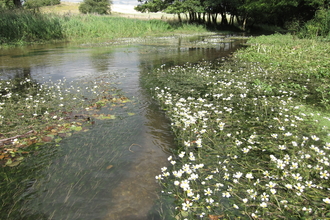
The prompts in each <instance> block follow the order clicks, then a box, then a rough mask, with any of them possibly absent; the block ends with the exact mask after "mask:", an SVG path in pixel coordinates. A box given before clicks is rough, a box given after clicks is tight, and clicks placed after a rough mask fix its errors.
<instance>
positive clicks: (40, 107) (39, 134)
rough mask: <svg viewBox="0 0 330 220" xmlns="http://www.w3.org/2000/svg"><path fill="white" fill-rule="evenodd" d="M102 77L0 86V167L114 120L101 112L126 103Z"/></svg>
mask: <svg viewBox="0 0 330 220" xmlns="http://www.w3.org/2000/svg"><path fill="white" fill-rule="evenodd" d="M108 80H109V79H107V78H106V77H103V78H102V77H98V78H97V79H95V81H94V82H92V79H89V80H83V81H81V82H79V81H78V82H70V83H69V82H66V80H65V79H64V80H60V81H58V82H52V81H49V82H46V83H42V84H40V83H36V82H33V81H32V80H31V79H29V78H27V79H23V80H21V79H12V80H1V82H0V110H1V112H0V125H1V129H0V165H1V166H9V167H12V166H17V165H19V164H20V163H21V162H22V161H23V159H24V158H25V157H26V156H28V155H29V152H30V151H31V152H33V151H34V150H36V149H37V148H38V147H39V146H40V145H43V144H45V143H50V142H53V143H59V142H60V141H61V140H62V139H63V138H65V137H68V136H71V135H72V133H75V132H80V131H86V130H87V129H88V126H90V125H92V124H94V121H95V120H112V119H115V118H116V116H115V115H109V114H107V115H105V114H102V113H100V112H99V110H100V109H101V108H102V107H103V106H105V105H106V104H107V103H111V104H112V106H113V108H115V106H116V105H117V104H118V105H119V104H120V105H123V104H124V103H127V102H129V101H130V100H129V99H127V98H126V97H124V96H123V95H121V94H120V91H119V90H117V89H115V88H114V87H112V85H111V82H109V81H108Z"/></svg>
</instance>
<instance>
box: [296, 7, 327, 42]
mask: <svg viewBox="0 0 330 220" xmlns="http://www.w3.org/2000/svg"><path fill="white" fill-rule="evenodd" d="M329 34H330V9H324V8H322V9H320V10H318V11H317V12H316V14H315V17H314V18H313V19H312V20H310V21H308V22H306V24H305V25H304V26H303V27H302V29H301V31H300V37H307V38H314V37H319V36H321V37H328V36H329Z"/></svg>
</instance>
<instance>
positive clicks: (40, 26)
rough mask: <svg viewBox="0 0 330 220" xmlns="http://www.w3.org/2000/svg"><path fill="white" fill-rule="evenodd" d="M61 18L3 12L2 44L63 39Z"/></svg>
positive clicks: (0, 35) (31, 13)
mask: <svg viewBox="0 0 330 220" xmlns="http://www.w3.org/2000/svg"><path fill="white" fill-rule="evenodd" d="M63 38H64V35H63V29H62V25H61V19H60V17H57V16H55V15H50V14H41V13H34V12H31V11H25V10H18V9H17V10H14V11H1V17H0V44H4V43H16V44H21V43H24V42H34V41H50V40H53V39H63Z"/></svg>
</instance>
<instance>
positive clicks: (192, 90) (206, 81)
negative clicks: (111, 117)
mask: <svg viewBox="0 0 330 220" xmlns="http://www.w3.org/2000/svg"><path fill="white" fill-rule="evenodd" d="M249 44H250V45H251V46H250V47H248V48H246V49H244V50H241V51H239V52H237V53H235V54H234V57H233V59H231V60H229V61H225V60H219V61H218V62H211V63H210V62H206V61H204V62H200V63H198V64H189V63H188V64H186V65H185V66H174V67H166V66H162V67H161V68H159V69H157V70H155V71H154V72H151V73H149V74H147V75H145V76H144V78H143V81H144V83H145V86H147V87H149V88H150V91H151V93H152V94H153V95H154V98H156V99H157V100H159V103H160V104H161V106H162V108H163V109H164V110H165V111H166V113H167V115H168V116H169V118H170V119H171V121H172V129H173V131H174V133H175V135H176V138H177V142H178V146H179V149H178V151H177V153H175V155H173V156H170V157H169V158H168V160H169V162H170V164H171V165H170V166H169V167H164V168H162V170H161V174H160V175H158V176H156V179H157V181H159V183H160V184H161V185H162V189H163V191H162V194H163V199H165V200H170V201H173V200H174V202H175V207H173V208H172V209H171V208H169V207H167V209H166V208H164V209H162V210H163V212H162V214H163V216H164V218H165V219H168V218H169V219H170V218H171V217H173V218H175V219H219V218H221V219H237V218H242V219H248V218H250V219H288V218H290V219H310V218H329V217H330V212H329V206H330V196H329V195H330V191H329V190H330V184H329V178H330V163H329V159H330V158H329V157H330V132H329V128H330V115H329V114H328V113H326V111H325V110H327V109H329V107H330V103H329V100H330V88H329V85H330V72H329V70H330V63H329V60H328V54H329V51H330V44H329V43H324V42H319V41H314V40H299V39H295V38H294V37H293V36H291V35H273V36H267V37H266V36H261V37H256V38H252V39H251V40H250V41H249ZM166 210H167V211H166Z"/></svg>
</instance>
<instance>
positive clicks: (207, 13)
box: [136, 0, 329, 34]
mask: <svg viewBox="0 0 330 220" xmlns="http://www.w3.org/2000/svg"><path fill="white" fill-rule="evenodd" d="M139 2H140V4H139V5H138V6H137V7H136V10H138V11H141V12H158V11H163V12H167V13H172V14H177V15H178V17H179V19H181V17H180V16H181V14H182V13H183V14H189V20H190V21H193V22H196V21H198V22H204V23H212V24H218V19H217V18H218V16H220V17H221V19H220V21H221V23H220V24H221V25H228V24H230V25H234V24H235V23H236V24H237V25H238V26H240V27H241V28H242V29H243V30H246V29H247V27H251V26H253V25H256V24H267V25H275V26H279V27H285V26H288V25H290V26H291V27H292V24H291V23H292V22H293V21H295V24H297V23H304V22H306V21H308V20H310V19H312V18H313V17H314V15H315V12H316V11H317V10H319V9H321V10H329V1H327V0H275V1H269V0H249V1H238V0H206V1H205V0H203V1H199V0H184V1H182V0H167V1H160V0H151V1H150V0H139ZM319 34H321V33H320V32H319Z"/></svg>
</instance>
